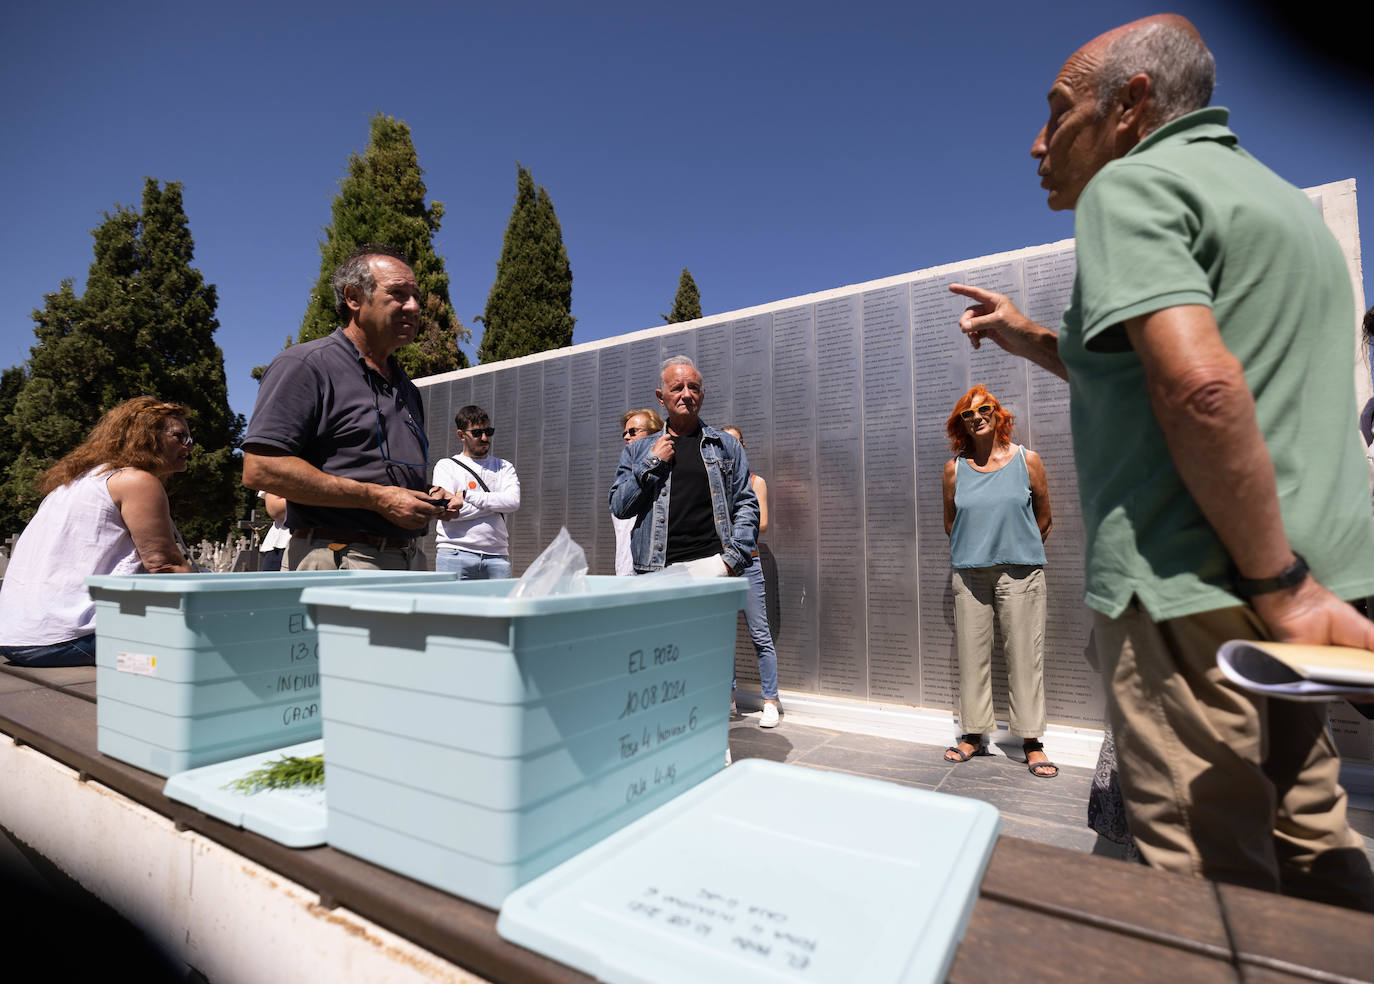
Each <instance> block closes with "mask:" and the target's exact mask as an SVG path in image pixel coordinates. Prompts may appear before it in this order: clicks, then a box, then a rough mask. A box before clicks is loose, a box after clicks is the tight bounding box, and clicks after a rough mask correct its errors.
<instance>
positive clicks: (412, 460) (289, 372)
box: [243, 328, 429, 538]
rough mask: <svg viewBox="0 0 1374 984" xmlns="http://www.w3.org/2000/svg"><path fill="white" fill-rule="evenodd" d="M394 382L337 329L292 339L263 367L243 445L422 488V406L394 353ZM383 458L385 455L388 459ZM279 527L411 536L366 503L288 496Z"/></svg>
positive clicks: (425, 467) (425, 470) (329, 470)
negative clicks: (303, 501)
mask: <svg viewBox="0 0 1374 984" xmlns="http://www.w3.org/2000/svg"><path fill="white" fill-rule="evenodd" d="M387 364H388V366H389V368H390V369H391V376H392V379H393V380H394V382H392V383H388V382H387V381H386V379H385V378H384V377H383V376H382V375H381V373H379V372H377V371H376V370H374V369H372V368H371V367H370V366H368V364H367V363H366V362H365V361H364V360H363V357H362V355H361V354H359V352H358V349H357V347H356V346H355V345H354V344H353V342H351V341H350V340H349V338H348V336H347V335H345V334H344V332H343V329H342V328H338V329H335V331H334V333H333V334H332V335H330V336H328V337H327V338H320V339H317V340H315V341H313V342H304V343H302V344H300V345H292V346H291V347H290V348H288V349H286V350H285V351H283V352H281V353H279V354H278V355H277V357H276V358H275V359H273V360H272V364H271V365H270V366H268V367H267V372H266V374H265V375H264V376H263V377H262V384H261V385H260V386H259V387H258V400H257V403H256V404H255V405H254V407H253V419H252V420H251V421H250V422H249V424H248V433H247V434H246V435H245V436H244V439H243V446H244V449H245V450H249V451H251V450H252V449H253V447H254V445H261V446H263V447H268V448H275V449H277V450H279V451H283V452H285V453H286V454H289V455H292V456H294V457H297V458H301V459H303V460H305V461H308V462H309V463H310V464H312V465H314V466H315V467H316V468H318V469H320V471H322V472H325V473H326V474H329V475H337V476H339V477H341V478H351V479H355V480H356V481H359V482H371V483H373V484H375V485H400V486H404V487H405V488H409V489H420V490H424V489H428V488H429V484H428V475H429V462H428V461H427V460H426V459H427V449H426V446H425V441H424V437H423V435H424V432H425V411H424V407H423V405H422V404H421V403H420V391H419V390H417V389H416V388H415V384H414V383H412V382H411V381H410V379H409V377H407V376H406V374H405V371H404V370H403V369H402V368H401V364H400V363H399V362H397V361H396V358H395V356H392V357H391V358H390V359H389V360H388V363H387ZM388 459H389V460H388ZM286 525H287V527H288V528H290V529H293V530H298V529H309V528H312V527H316V528H320V529H327V530H338V531H347V532H359V533H371V534H374V535H377V536H386V537H396V538H402V537H403V538H414V537H417V536H420V535H421V534H422V533H424V530H407V529H404V528H402V527H400V526H397V525H395V524H394V523H391V522H389V521H388V520H386V519H385V518H384V517H383V516H382V515H381V514H380V513H375V512H372V511H371V510H369V509H336V508H332V507H328V506H303V505H300V504H299V503H295V502H290V501H288V502H287V504H286Z"/></svg>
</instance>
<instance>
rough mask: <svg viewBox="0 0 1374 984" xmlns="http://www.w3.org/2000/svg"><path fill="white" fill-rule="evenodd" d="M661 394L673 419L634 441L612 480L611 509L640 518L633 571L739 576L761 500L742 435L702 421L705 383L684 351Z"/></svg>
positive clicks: (671, 362)
mask: <svg viewBox="0 0 1374 984" xmlns="http://www.w3.org/2000/svg"><path fill="white" fill-rule="evenodd" d="M661 385H662V388H661V389H659V390H657V391H656V393H655V395H656V396H657V397H658V401H659V403H661V404H663V408H664V417H665V418H666V421H667V423H666V424H665V425H664V428H663V430H662V431H660V432H659V433H657V434H651V435H649V436H648V437H641V438H640V439H639V440H638V441H635V442H634V443H633V444H628V445H626V447H625V450H624V451H623V452H621V455H620V465H619V467H618V468H617V469H616V473H615V483H614V484H613V485H612V486H611V513H612V514H613V515H615V516H616V517H618V518H620V519H630V518H633V519H634V520H635V527H634V530H633V531H632V532H631V533H630V552H631V554H632V555H633V557H634V565H635V573H636V574H646V573H648V572H649V571H656V570H660V569H662V568H664V567H668V566H672V565H675V564H681V565H682V566H684V567H686V568H687V571H688V573H690V574H691V575H692V576H693V577H735V576H737V575H739V574H740V573H742V572H743V571H744V569H745V568H746V567H748V566H749V562H750V558H751V556H752V555H753V552H754V545H755V543H756V541H757V540H758V535H759V502H758V499H757V498H756V497H755V495H754V492H753V489H751V488H750V487H749V462H748V461H747V460H746V458H745V457H744V448H743V447H742V446H741V445H740V443H739V441H737V440H735V438H734V437H733V436H731V435H729V434H726V433H724V432H723V431H718V430H716V429H715V428H714V427H709V426H707V425H706V424H703V423H702V422H701V419H700V414H701V405H702V401H703V399H704V397H705V392H706V387H705V385H704V384H703V382H702V379H701V373H699V372H697V370H696V366H695V365H694V364H693V363H692V360H691V359H689V358H687V357H686V356H685V355H677V356H673V357H672V358H670V359H666V360H664V363H663V378H662V383H661Z"/></svg>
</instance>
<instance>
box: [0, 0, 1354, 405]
mask: <svg viewBox="0 0 1374 984" xmlns="http://www.w3.org/2000/svg"><path fill="white" fill-rule="evenodd" d="M1048 7H1049V5H1045V4H1025V3H1010V2H1005V0H989V2H984V3H978V4H944V5H940V6H938V7H935V6H934V5H926V4H912V3H874V2H869V0H850V2H848V3H844V4H837V3H826V4H818V3H811V2H806V0H801V2H792V3H786V4H784V3H750V2H748V0H737V2H734V3H716V2H714V0H704V2H698V3H692V4H655V3H643V2H641V3H634V4H631V3H592V4H580V5H562V4H543V3H528V4H520V5H501V6H500V7H499V9H498V8H497V5H492V4H472V3H416V4H410V5H400V4H396V5H389V6H382V5H376V4H360V3H353V2H345V3H336V4H322V3H315V2H303V3H292V2H289V0H288V2H285V3H280V2H279V3H276V4H265V3H259V2H257V0H249V2H242V3H235V4H232V5H224V4H213V5H212V4H195V3H184V2H183V3H148V2H133V3H125V4H98V3H72V2H64V0H54V2H49V3H45V4H26V5H22V6H20V7H18V8H15V9H14V10H12V11H10V12H9V13H8V14H7V15H6V26H5V31H4V33H5V38H6V40H7V42H8V43H7V44H6V58H5V59H4V60H3V62H0V83H3V88H4V91H5V92H6V93H7V94H8V99H7V101H6V107H5V110H4V118H5V122H6V126H5V138H4V140H3V141H0V179H3V186H4V187H5V188H6V189H7V191H8V195H9V202H8V207H7V209H6V222H5V223H4V226H3V228H2V229H0V237H2V239H3V244H4V257H5V263H3V264H0V365H14V364H18V363H19V362H22V361H23V360H24V359H25V358H26V357H27V355H28V349H29V346H30V345H31V344H32V341H33V334H32V330H33V327H32V321H31V320H30V317H29V314H30V312H31V311H32V310H33V309H34V308H36V307H39V306H41V305H42V303H43V295H44V294H45V293H48V292H51V291H53V290H56V289H57V287H58V284H59V283H60V281H61V280H62V279H63V278H64V277H70V278H73V279H74V280H75V281H76V284H77V288H78V290H79V289H80V288H81V286H82V283H83V281H84V278H85V274H86V270H87V268H88V266H89V265H90V262H91V238H90V234H89V233H90V230H91V229H92V228H94V227H95V226H96V225H98V224H99V222H100V221H101V218H102V213H103V212H104V211H105V210H107V209H110V208H112V206H113V205H114V203H116V202H121V203H125V204H137V203H138V200H139V196H140V194H141V190H142V185H143V178H144V176H145V175H149V176H152V177H155V178H158V179H160V180H177V181H181V182H182V183H183V184H184V185H185V205H186V210H187V214H188V216H189V218H190V224H191V231H192V234H193V236H194V237H195V241H196V264H197V266H198V267H199V268H200V270H201V271H202V273H204V275H205V277H206V279H207V280H208V281H209V282H211V283H213V284H215V285H216V287H217V288H218V291H219V300H220V303H219V312H218V315H219V320H220V325H221V327H220V331H219V334H218V340H219V344H220V346H221V347H222V348H223V350H224V354H225V364H226V370H227V373H228V378H229V393H230V400H231V402H232V404H233V406H234V409H236V410H238V411H239V412H242V413H244V414H245V415H246V414H248V413H249V412H250V411H251V409H252V402H253V398H254V395H255V392H256V383H254V382H253V380H252V379H251V378H249V375H248V373H249V370H250V369H251V368H252V366H254V365H256V364H259V363H264V362H267V361H268V360H270V359H271V357H272V356H273V355H274V354H275V353H276V352H277V351H278V350H279V349H280V348H281V346H282V343H283V340H284V339H285V338H286V337H287V336H288V335H289V334H292V333H294V332H295V331H296V330H297V328H298V327H299V325H300V320H301V316H302V314H303V313H304V310H305V304H306V299H307V296H308V293H309V290H310V289H311V287H312V285H313V283H314V280H315V278H316V275H317V273H318V270H319V252H318V240H319V237H320V235H321V230H322V228H323V227H324V226H325V225H326V224H327V223H328V222H329V218H330V198H331V195H332V194H333V192H334V191H335V189H336V188H337V186H338V181H339V179H340V178H341V177H342V175H343V173H344V164H345V161H346V159H347V157H348V155H349V153H350V152H351V151H354V150H361V149H362V148H363V147H364V146H365V144H366V141H367V133H368V117H369V115H370V114H372V113H373V112H375V111H377V110H380V111H382V112H385V113H389V114H391V115H393V116H396V117H398V118H400V119H404V120H405V121H406V122H407V123H409V124H410V126H411V129H412V133H413V136H414V139H415V145H416V149H417V151H418V153H419V157H420V163H421V165H422V166H423V167H424V169H425V172H426V175H425V178H426V182H427V184H428V188H429V193H430V196H431V198H433V199H437V200H440V201H442V202H444V204H445V207H446V209H447V214H446V216H445V219H444V223H443V228H442V229H441V231H440V233H439V235H438V237H437V239H436V247H437V249H438V252H439V253H440V255H441V256H443V257H444V258H445V260H446V262H447V265H448V270H449V274H450V276H451V278H452V298H453V302H454V306H455V307H456V309H457V311H458V315H459V317H460V318H461V319H462V321H463V323H464V324H465V325H467V326H468V327H470V328H473V329H475V331H474V343H475V341H476V334H477V333H476V329H480V327H481V326H480V325H474V323H473V316H474V315H476V314H480V313H481V310H482V308H483V307H484V305H485V303H486V296H487V292H488V290H489V289H490V287H491V281H492V278H493V276H494V273H495V262H496V259H497V257H498V255H499V253H500V248H501V237H502V233H503V232H504V229H505V224H506V220H507V218H508V217H509V214H510V208H511V205H512V203H513V201H514V195H515V170H516V161H520V162H521V163H523V164H524V165H525V166H527V167H529V168H530V169H531V171H532V172H533V175H534V179H535V181H536V182H537V183H538V184H541V185H543V186H545V187H546V188H547V189H548V191H549V194H550V196H551V197H552V199H553V202H554V205H555V207H556V209H557V211H558V215H559V218H560V220H561V221H562V224H563V234H564V242H565V243H566V245H567V249H568V254H569V257H570V259H571V262H572V269H573V314H574V315H575V316H576V317H577V319H578V322H577V328H576V333H575V336H574V340H575V341H577V342H584V341H589V340H592V339H597V338H603V337H606V336H609V335H617V334H623V333H625V332H630V331H636V330H639V329H642V328H648V327H652V326H654V325H656V324H661V323H662V322H661V319H660V318H659V313H660V312H664V311H667V310H668V309H669V307H670V306H671V304H672V298H673V293H674V291H675V290H676V287H677V279H678V274H679V272H680V271H681V269H682V268H683V267H684V266H686V267H688V268H690V269H691V271H692V273H693V275H694V276H695V278H696V280H697V283H698V285H699V286H700V288H701V293H702V304H703V307H704V309H705V312H706V313H707V314H713V313H716V312H720V311H727V310H732V309H735V308H741V307H746V306H749V305H753V304H762V303H765V302H768V301H774V300H779V299H782V298H786V297H791V296H794V295H797V294H803V293H808V292H811V291H816V290H824V289H827V288H831V287H837V286H841V285H844V284H850V283H856V282H860V281H864V280H871V279H874V278H878V277H885V276H890V275H893V274H898V273H904V272H907V271H910V270H916V269H920V268H923V267H929V266H934V265H937V264H940V263H947V262H953V261H957V260H962V259H966V258H970V257H974V256H980V255H983V254H986V253H992V252H998V251H1001V250H1007V249H1015V248H1018V247H1021V246H1028V245H1033V244H1036V243H1041V242H1048V241H1051V240H1054V239H1061V238H1064V237H1066V236H1069V235H1071V234H1072V224H1071V218H1070V217H1069V216H1068V215H1064V214H1056V213H1051V212H1050V211H1049V210H1048V209H1047V208H1046V207H1045V203H1044V193H1043V192H1042V191H1041V190H1040V188H1039V186H1038V182H1037V179H1036V178H1035V175H1034V169H1033V162H1032V161H1031V159H1030V157H1029V156H1028V154H1027V151H1028V149H1029V146H1030V142H1031V139H1032V137H1033V136H1034V134H1035V131H1036V130H1037V129H1038V128H1039V126H1040V124H1041V122H1042V121H1043V116H1044V107H1045V101H1044V94H1045V91H1046V89H1047V88H1048V87H1049V84H1050V82H1051V80H1052V79H1053V76H1054V73H1055V70H1056V69H1057V68H1058V66H1059V65H1060V63H1061V62H1062V61H1063V59H1064V58H1065V57H1066V56H1067V55H1068V54H1069V53H1070V52H1071V51H1072V50H1073V49H1074V48H1075V47H1077V46H1078V45H1079V44H1080V43H1081V42H1083V41H1085V40H1087V39H1088V38H1089V37H1091V36H1093V35H1095V34H1097V33H1100V32H1101V31H1102V30H1105V29H1107V28H1110V27H1113V26H1115V25H1117V24H1119V23H1122V22H1124V21H1127V20H1130V19H1133V18H1134V17H1137V16H1141V15H1143V14H1146V13H1151V12H1154V11H1155V10H1157V9H1158V8H1154V7H1149V6H1144V5H1140V4H1133V3H1124V2H1115V0H1097V2H1080V0H1068V2H1062V3H1058V4H1055V5H1054V14H1053V19H1052V20H1050V19H1049V15H1047V14H1046V10H1047V9H1048ZM1175 9H1176V10H1178V11H1179V12H1180V13H1183V14H1185V15H1187V16H1189V17H1191V18H1192V19H1193V20H1194V22H1195V23H1196V24H1197V25H1198V27H1199V29H1200V30H1201V31H1202V34H1203V36H1204V38H1205V39H1206V40H1207V41H1208V43H1209V45H1210V46H1211V48H1212V50H1213V52H1214V53H1215V54H1216V56H1217V61H1218V66H1219V72H1218V79H1219V84H1218V89H1217V94H1216V96H1215V98H1214V100H1213V101H1214V103H1215V104H1218V105H1224V106H1228V107H1230V108H1231V110H1232V113H1233V115H1232V125H1233V128H1234V129H1235V130H1236V131H1237V133H1238V134H1239V135H1240V137H1241V140H1242V143H1243V144H1244V145H1245V146H1247V147H1248V149H1249V150H1250V151H1251V152H1252V153H1254V154H1256V155H1257V156H1258V157H1260V158H1261V159H1262V160H1264V161H1265V162H1266V163H1268V164H1269V165H1270V166H1271V167H1273V168H1274V169H1275V170H1276V171H1278V172H1279V173H1280V174H1282V175H1283V176H1284V177H1286V178H1288V179H1289V180H1291V181H1293V182H1294V183H1296V184H1299V185H1303V186H1306V185H1312V184H1320V183H1323V182H1326V181H1333V180H1337V179H1342V178H1348V177H1354V178H1355V179H1356V180H1357V181H1358V183H1359V187H1360V191H1361V193H1362V194H1363V195H1364V196H1365V199H1366V200H1365V202H1364V203H1363V204H1362V206H1361V209H1360V215H1361V218H1362V220H1363V222H1362V224H1363V225H1365V227H1366V228H1368V229H1374V100H1371V99H1370V98H1369V94H1368V91H1367V89H1361V88H1360V87H1359V86H1357V85H1356V84H1355V82H1354V81H1353V80H1352V79H1351V78H1349V77H1348V76H1342V75H1341V74H1340V73H1339V72H1336V71H1333V70H1332V69H1331V67H1330V66H1327V65H1323V64H1322V63H1321V61H1320V60H1315V59H1313V58H1312V57H1311V56H1309V55H1308V54H1306V52H1304V51H1301V50H1299V49H1297V48H1296V47H1295V46H1293V45H1291V44H1290V43H1288V42H1287V41H1286V40H1285V39H1284V38H1283V37H1282V36H1281V35H1280V34H1278V33H1276V32H1275V31H1274V30H1273V29H1272V28H1271V27H1269V25H1267V24H1265V23H1261V22H1258V21H1256V20H1255V18H1254V17H1253V15H1251V14H1249V13H1248V12H1247V10H1248V8H1247V7H1246V6H1245V5H1243V4H1239V3H1232V2H1226V0H1210V2H1206V3H1191V4H1190V3H1183V4H1180V5H1178V6H1177V7H1176V8H1175ZM1366 293H1369V287H1368V285H1366ZM475 349H476V346H475V344H473V345H470V346H468V350H469V353H470V354H472V353H473V352H475Z"/></svg>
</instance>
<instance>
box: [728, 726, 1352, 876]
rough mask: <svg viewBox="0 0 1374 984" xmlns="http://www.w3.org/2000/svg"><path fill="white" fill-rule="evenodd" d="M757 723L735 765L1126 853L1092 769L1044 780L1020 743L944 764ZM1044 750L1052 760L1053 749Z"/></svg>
mask: <svg viewBox="0 0 1374 984" xmlns="http://www.w3.org/2000/svg"><path fill="white" fill-rule="evenodd" d="M758 719H759V715H758V713H757V712H755V713H746V714H744V715H735V716H733V717H732V719H731V722H730V753H731V755H732V756H733V758H734V760H735V761H739V760H740V759H745V758H764V759H770V760H772V761H774V762H788V763H791V764H794V765H804V766H807V767H808V768H813V769H825V770H830V771H833V772H847V773H849V774H850V775H856V776H869V777H871V778H874V779H885V780H887V781H888V782H895V783H899V784H901V785H904V786H914V787H916V788H918V789H930V790H934V791H936V792H940V793H950V794H952V795H954V796H970V797H973V798H974V799H980V800H983V801H984V802H986V803H991V804H992V805H993V806H995V807H997V809H998V811H999V812H1000V813H1001V817H1002V833H1003V834H1007V835H1010V836H1012V837H1021V838H1023V839H1025V840H1033V841H1038V842H1039V843H1042V844H1053V845H1055V846H1056V847H1063V848H1067V849H1068V850H1073V851H1083V852H1085V853H1087V852H1090V853H1093V854H1101V855H1105V856H1108V857H1113V858H1120V857H1122V856H1123V849H1122V848H1121V847H1120V846H1118V845H1117V844H1114V843H1113V842H1111V841H1109V840H1107V839H1106V838H1104V837H1099V836H1098V835H1097V833H1096V832H1095V831H1093V830H1091V829H1090V828H1089V827H1088V825H1087V814H1088V807H1087V803H1088V789H1089V787H1090V785H1091V784H1092V776H1093V770H1092V769H1087V768H1075V767H1073V766H1064V765H1061V766H1060V767H1059V775H1058V777H1056V778H1054V779H1041V778H1038V777H1036V776H1033V775H1031V774H1030V772H1029V771H1028V770H1027V768H1026V765H1025V762H1023V761H1022V758H1021V747H1020V743H1019V742H1017V743H1014V744H1007V745H1004V746H998V745H994V746H993V748H992V754H991V755H980V756H978V757H976V758H972V759H969V760H968V761H967V762H962V763H949V762H946V761H945V760H944V757H943V756H944V748H942V747H936V746H934V745H923V744H917V743H915V742H908V741H900V740H898V739H895V738H877V737H873V736H870V735H862V734H854V733H850V732H845V731H833V730H830V729H828V728H817V727H812V726H809V725H802V724H793V723H789V722H788V720H787V715H786V714H785V713H784V715H783V720H782V723H781V724H780V725H779V726H778V727H776V728H773V729H771V730H764V729H762V728H760V727H759V726H758ZM1046 751H1047V753H1048V754H1049V756H1050V758H1051V759H1053V758H1054V749H1053V748H1047V749H1046ZM1358 805H1359V806H1361V807H1365V808H1363V809H1356V808H1354V807H1353V806H1352V809H1351V810H1350V822H1351V825H1352V826H1353V827H1354V828H1355V829H1356V830H1358V831H1359V832H1360V833H1361V834H1363V835H1364V838H1365V851H1366V853H1368V854H1369V855H1370V861H1371V863H1374V809H1370V808H1374V802H1371V798H1370V797H1363V798H1361V799H1360V800H1359V804H1358Z"/></svg>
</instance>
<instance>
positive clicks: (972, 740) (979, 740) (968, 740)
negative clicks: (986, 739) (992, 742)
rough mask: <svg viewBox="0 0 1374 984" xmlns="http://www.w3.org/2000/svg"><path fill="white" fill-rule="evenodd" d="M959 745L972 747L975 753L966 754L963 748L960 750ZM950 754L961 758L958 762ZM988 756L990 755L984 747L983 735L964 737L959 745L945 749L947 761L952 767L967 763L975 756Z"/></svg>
mask: <svg viewBox="0 0 1374 984" xmlns="http://www.w3.org/2000/svg"><path fill="white" fill-rule="evenodd" d="M959 745H972V746H973V751H971V752H966V751H964V750H963V749H962V748H960V747H959ZM950 752H953V753H954V754H955V755H957V756H959V758H958V759H957V760H955V759H952V758H950V757H949V753H950ZM987 754H989V752H988V750H987V748H985V747H984V746H983V736H982V735H964V736H963V737H961V738H960V739H959V744H958V745H950V746H949V747H948V748H946V749H945V761H946V762H948V763H950V764H951V765H957V764H958V763H959V762H967V761H968V760H969V759H971V758H973V757H974V756H975V755H987Z"/></svg>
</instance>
